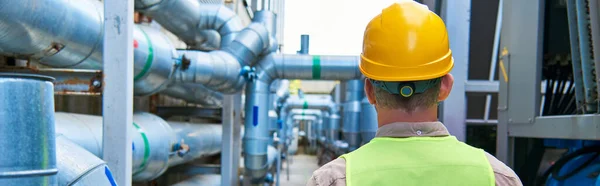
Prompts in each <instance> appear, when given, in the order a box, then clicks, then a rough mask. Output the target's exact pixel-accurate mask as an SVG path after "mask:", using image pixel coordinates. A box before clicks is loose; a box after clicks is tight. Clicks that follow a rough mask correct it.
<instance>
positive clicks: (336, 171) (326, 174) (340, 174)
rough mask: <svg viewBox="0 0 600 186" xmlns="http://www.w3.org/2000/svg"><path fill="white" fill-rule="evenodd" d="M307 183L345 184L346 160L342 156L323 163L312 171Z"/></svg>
mask: <svg viewBox="0 0 600 186" xmlns="http://www.w3.org/2000/svg"><path fill="white" fill-rule="evenodd" d="M307 185H310V186H312V185H318V186H342V185H346V160H345V159H344V158H337V159H335V160H333V161H331V162H329V163H327V164H325V165H323V166H322V167H321V168H319V169H317V170H316V171H315V172H314V173H313V175H312V177H311V178H310V180H309V182H308V184H307Z"/></svg>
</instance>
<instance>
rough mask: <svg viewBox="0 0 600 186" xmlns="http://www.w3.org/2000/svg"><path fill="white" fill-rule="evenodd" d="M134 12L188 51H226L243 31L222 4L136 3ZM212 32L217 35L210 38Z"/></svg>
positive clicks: (167, 0) (192, 0)
mask: <svg viewBox="0 0 600 186" xmlns="http://www.w3.org/2000/svg"><path fill="white" fill-rule="evenodd" d="M135 9H136V10H138V11H141V12H143V13H144V14H145V15H147V16H150V17H152V19H153V20H155V21H156V22H158V23H160V24H161V25H162V26H163V27H164V28H166V29H167V30H169V31H171V32H172V33H173V34H175V35H177V36H178V37H179V38H180V39H181V40H183V41H184V42H185V43H186V44H187V45H188V47H189V48H191V49H200V50H216V49H219V48H225V47H227V45H229V44H230V43H231V42H232V41H233V39H234V38H235V37H236V35H237V33H238V32H239V31H240V30H242V29H243V28H244V26H243V25H242V22H241V20H240V19H239V18H238V17H237V15H236V14H235V12H233V11H232V10H231V9H229V8H227V7H225V6H224V5H223V4H201V3H200V2H199V1H198V0H136V1H135ZM215 31H216V32H218V33H219V34H213V32H215ZM215 36H217V37H215ZM219 36H220V38H219Z"/></svg>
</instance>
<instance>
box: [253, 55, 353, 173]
mask: <svg viewBox="0 0 600 186" xmlns="http://www.w3.org/2000/svg"><path fill="white" fill-rule="evenodd" d="M254 67H255V68H256V71H255V72H254V73H253V75H252V76H250V82H249V83H248V85H246V102H245V110H244V111H245V113H246V117H245V129H244V130H245V134H246V135H245V136H244V152H245V153H246V156H245V157H244V163H245V167H246V173H247V175H248V176H249V177H250V180H251V181H252V183H262V182H263V180H264V177H265V175H266V152H267V144H268V141H269V132H268V130H269V128H270V127H269V124H268V108H269V107H268V104H269V103H268V101H269V90H270V89H269V87H270V85H271V83H272V82H273V80H275V79H322V80H350V79H357V78H360V77H361V73H360V72H359V71H358V57H356V56H309V55H278V54H272V53H271V54H269V55H267V56H265V57H264V58H263V59H262V60H261V61H259V62H258V64H257V65H255V66H254ZM288 100H289V99H288ZM303 103H304V102H302V104H303ZM331 104H332V105H334V106H330V105H331ZM285 107H288V108H287V109H291V107H289V106H285V104H284V106H282V108H285ZM326 107H328V108H329V110H330V111H335V112H331V113H332V114H331V116H330V117H332V118H337V119H333V120H335V121H334V122H330V125H331V124H332V123H335V124H337V127H339V115H338V114H337V108H335V104H333V102H332V101H331V100H329V102H327V106H326ZM286 112H287V111H286ZM280 117H281V116H280ZM282 118H285V117H282ZM335 124H334V125H335ZM332 128H335V127H332Z"/></svg>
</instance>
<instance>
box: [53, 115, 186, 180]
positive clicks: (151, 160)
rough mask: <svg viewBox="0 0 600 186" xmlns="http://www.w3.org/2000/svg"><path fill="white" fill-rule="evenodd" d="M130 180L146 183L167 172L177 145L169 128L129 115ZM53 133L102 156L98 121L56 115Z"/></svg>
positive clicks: (153, 119)
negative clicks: (174, 146) (130, 128)
mask: <svg viewBox="0 0 600 186" xmlns="http://www.w3.org/2000/svg"><path fill="white" fill-rule="evenodd" d="M132 125H133V127H135V129H136V130H133V131H132V134H131V135H132V136H133V144H132V145H133V157H132V158H133V173H134V175H133V180H135V181H147V180H152V179H154V178H156V177H158V176H160V175H161V174H162V173H163V172H164V171H166V170H167V168H168V165H169V164H168V161H169V156H170V154H171V151H172V146H173V145H174V144H175V143H177V142H178V141H177V140H176V137H175V136H174V135H173V131H172V129H171V127H170V126H169V125H168V124H167V123H166V122H165V121H164V120H162V119H161V118H159V117H158V116H154V115H152V114H148V113H141V112H139V113H135V114H134V115H133V124H132ZM56 133H58V134H62V135H64V136H65V137H67V138H68V139H70V140H71V141H73V142H75V143H77V144H78V145H80V146H81V147H83V148H85V149H86V150H88V151H89V152H91V153H92V154H95V155H96V156H99V157H100V156H101V155H102V117H100V116H91V115H83V114H71V113H60V112H58V113H56Z"/></svg>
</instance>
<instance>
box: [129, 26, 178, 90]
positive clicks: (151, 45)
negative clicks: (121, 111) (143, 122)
mask: <svg viewBox="0 0 600 186" xmlns="http://www.w3.org/2000/svg"><path fill="white" fill-rule="evenodd" d="M133 38H134V41H133V43H134V52H133V62H134V63H133V64H134V65H133V70H134V72H133V73H134V77H133V83H134V93H135V95H137V96H147V95H151V94H155V93H157V92H160V91H162V90H164V89H166V88H167V85H169V83H171V79H172V77H173V75H174V73H175V69H177V68H178V67H179V66H180V65H181V64H180V63H181V60H182V59H181V58H180V55H179V54H177V53H176V51H175V47H174V46H173V44H172V43H171V41H170V40H169V38H167V36H166V35H164V34H163V33H161V32H160V31H158V30H156V29H153V28H150V27H148V26H142V25H138V26H137V27H135V29H133Z"/></svg>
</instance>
